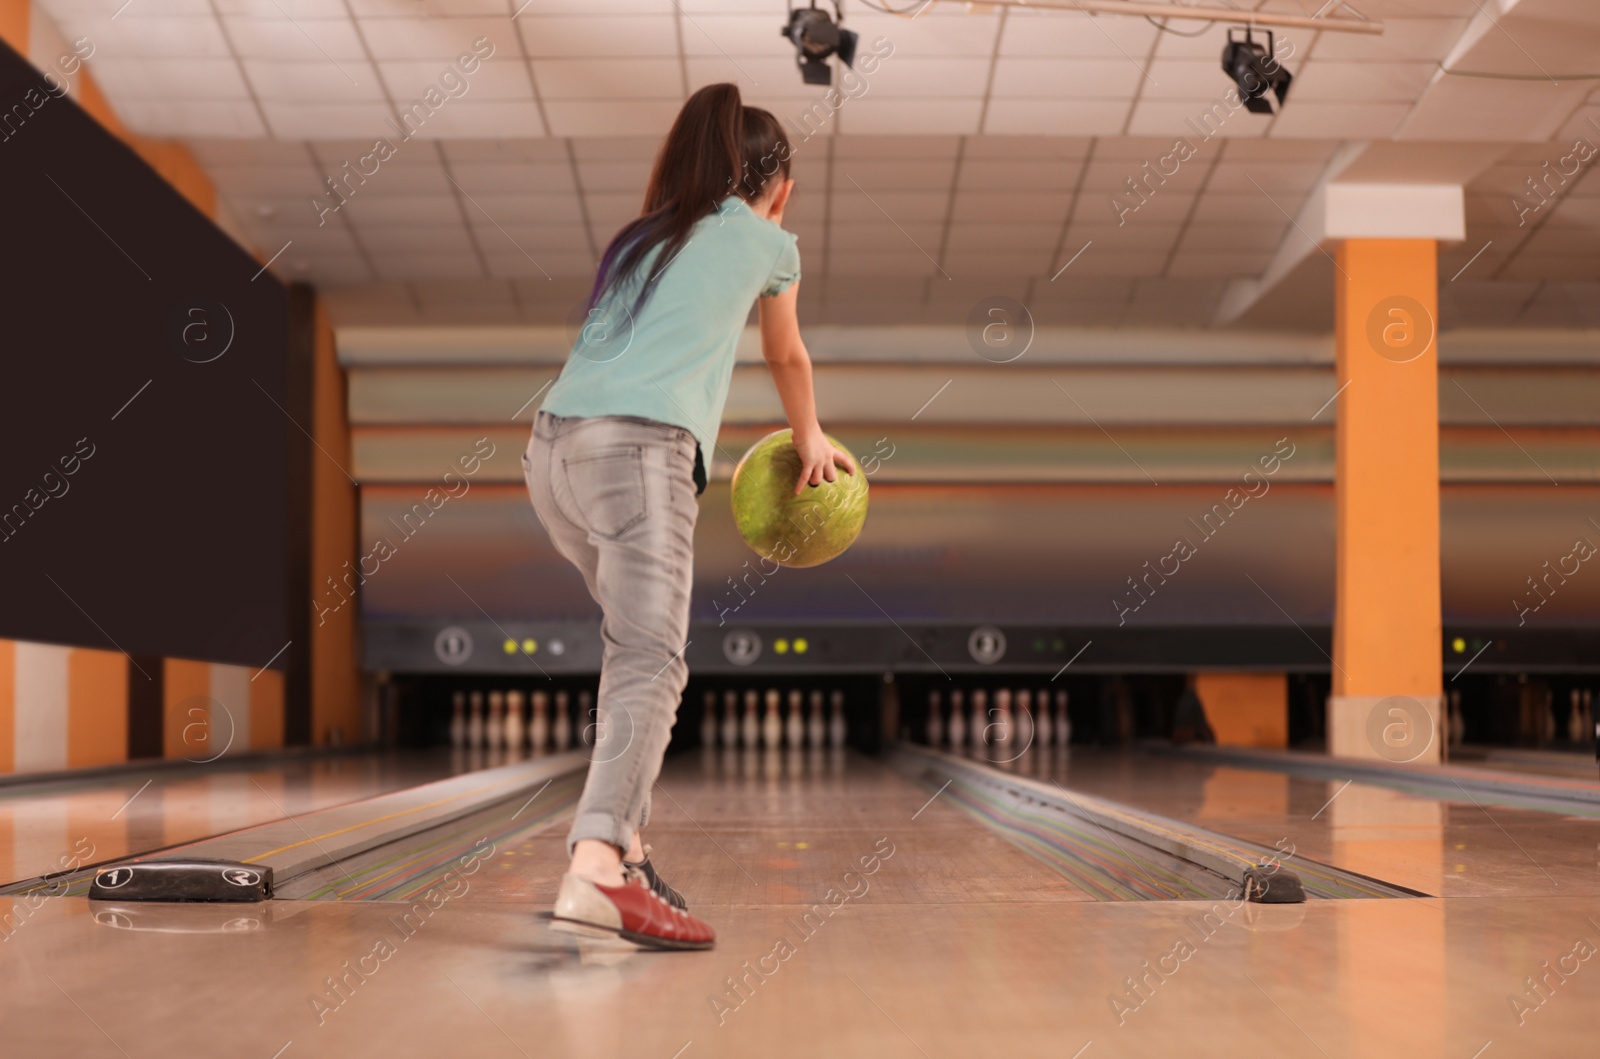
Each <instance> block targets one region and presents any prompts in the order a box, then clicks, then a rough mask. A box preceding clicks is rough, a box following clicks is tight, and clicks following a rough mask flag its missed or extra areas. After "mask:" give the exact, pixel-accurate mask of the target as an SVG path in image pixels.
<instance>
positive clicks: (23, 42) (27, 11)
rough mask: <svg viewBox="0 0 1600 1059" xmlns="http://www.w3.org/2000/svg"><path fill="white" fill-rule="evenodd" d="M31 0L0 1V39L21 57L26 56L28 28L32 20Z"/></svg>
mask: <svg viewBox="0 0 1600 1059" xmlns="http://www.w3.org/2000/svg"><path fill="white" fill-rule="evenodd" d="M32 14H33V3H32V0H0V39H3V40H4V41H5V42H6V43H7V44H9V45H11V46H12V47H13V48H15V49H16V50H17V51H18V52H20V53H22V54H23V55H27V54H28V27H29V25H30V24H31V23H32V21H33V19H32V18H31V17H30V16H31V15H32Z"/></svg>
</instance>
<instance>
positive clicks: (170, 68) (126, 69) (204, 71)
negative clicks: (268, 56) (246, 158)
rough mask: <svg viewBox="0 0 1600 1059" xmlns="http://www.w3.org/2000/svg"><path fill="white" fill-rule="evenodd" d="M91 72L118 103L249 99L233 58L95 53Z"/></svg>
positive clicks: (237, 65)
mask: <svg viewBox="0 0 1600 1059" xmlns="http://www.w3.org/2000/svg"><path fill="white" fill-rule="evenodd" d="M93 66H94V76H95V79H96V80H98V81H99V82H100V87H101V88H102V89H104V90H105V92H106V93H107V94H108V95H109V96H110V97H111V98H112V99H115V100H117V102H118V103H119V104H120V103H121V102H122V101H123V100H125V99H161V98H166V99H172V100H174V101H180V100H202V101H213V102H215V101H221V100H227V99H248V98H249V96H250V90H249V88H248V87H247V86H246V85H245V82H244V78H243V77H241V76H239V64H238V63H236V62H234V61H233V60H232V59H220V58H219V59H198V58H187V59H182V60H171V61H162V60H160V59H116V58H112V57H110V56H105V57H100V56H98V55H97V56H96V58H95V59H94V63H93Z"/></svg>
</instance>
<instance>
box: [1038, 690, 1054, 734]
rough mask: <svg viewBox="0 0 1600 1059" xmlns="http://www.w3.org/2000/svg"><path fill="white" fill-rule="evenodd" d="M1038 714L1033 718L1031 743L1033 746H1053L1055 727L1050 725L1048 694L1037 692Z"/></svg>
mask: <svg viewBox="0 0 1600 1059" xmlns="http://www.w3.org/2000/svg"><path fill="white" fill-rule="evenodd" d="M1037 701H1038V703H1039V712H1038V713H1036V714H1034V717H1033V742H1034V745H1035V746H1039V747H1048V746H1052V745H1054V744H1053V742H1052V740H1054V738H1055V734H1056V732H1055V726H1054V725H1052V724H1051V723H1050V693H1049V692H1048V691H1041V692H1039V698H1038V700H1037Z"/></svg>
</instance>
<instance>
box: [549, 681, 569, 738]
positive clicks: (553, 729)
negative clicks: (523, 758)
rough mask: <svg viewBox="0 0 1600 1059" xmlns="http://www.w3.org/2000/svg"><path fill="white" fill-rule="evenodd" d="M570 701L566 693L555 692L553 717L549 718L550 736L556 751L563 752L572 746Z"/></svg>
mask: <svg viewBox="0 0 1600 1059" xmlns="http://www.w3.org/2000/svg"><path fill="white" fill-rule="evenodd" d="M571 701H572V700H571V699H569V698H568V697H567V693H566V692H564V691H558V692H556V697H555V706H554V710H555V716H553V717H551V718H550V734H551V736H552V737H553V738H554V741H555V748H556V750H557V751H561V750H565V749H567V748H568V747H569V746H571V745H572V708H571Z"/></svg>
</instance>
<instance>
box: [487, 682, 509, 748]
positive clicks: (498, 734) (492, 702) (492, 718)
mask: <svg viewBox="0 0 1600 1059" xmlns="http://www.w3.org/2000/svg"><path fill="white" fill-rule="evenodd" d="M485 734H486V735H487V736H488V739H489V749H490V750H499V749H500V748H501V747H503V746H505V745H506V693H505V692H503V691H491V692H489V724H488V727H487V729H486V731H485Z"/></svg>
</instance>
